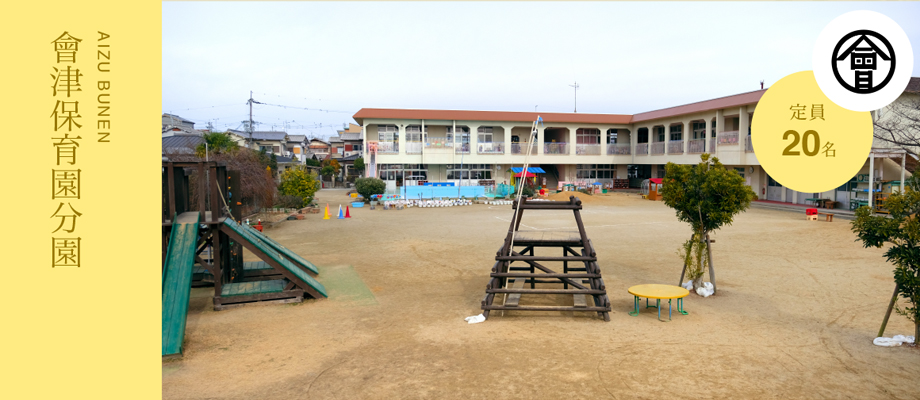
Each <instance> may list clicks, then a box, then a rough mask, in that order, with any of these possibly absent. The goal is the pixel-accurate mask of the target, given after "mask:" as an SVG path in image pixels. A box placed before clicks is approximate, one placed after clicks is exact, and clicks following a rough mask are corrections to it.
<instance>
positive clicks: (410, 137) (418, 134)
mask: <svg viewBox="0 0 920 400" xmlns="http://www.w3.org/2000/svg"><path fill="white" fill-rule="evenodd" d="M424 133H425V134H428V127H427V126H426V127H425V132H424ZM422 136H423V135H422V127H421V125H409V126H407V127H406V141H407V142H421V141H422Z"/></svg>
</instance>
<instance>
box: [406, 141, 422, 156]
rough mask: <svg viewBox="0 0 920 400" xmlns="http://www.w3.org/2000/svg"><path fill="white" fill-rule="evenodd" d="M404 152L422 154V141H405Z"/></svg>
mask: <svg viewBox="0 0 920 400" xmlns="http://www.w3.org/2000/svg"><path fill="white" fill-rule="evenodd" d="M406 154H422V142H406Z"/></svg>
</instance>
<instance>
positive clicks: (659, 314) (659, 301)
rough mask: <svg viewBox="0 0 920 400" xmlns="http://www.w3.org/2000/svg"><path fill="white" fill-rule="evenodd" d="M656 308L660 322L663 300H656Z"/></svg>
mask: <svg viewBox="0 0 920 400" xmlns="http://www.w3.org/2000/svg"><path fill="white" fill-rule="evenodd" d="M655 307H656V308H658V320H659V321H661V299H655Z"/></svg>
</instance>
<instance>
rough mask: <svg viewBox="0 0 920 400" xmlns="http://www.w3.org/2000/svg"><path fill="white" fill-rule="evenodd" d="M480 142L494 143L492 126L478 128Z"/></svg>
mask: <svg viewBox="0 0 920 400" xmlns="http://www.w3.org/2000/svg"><path fill="white" fill-rule="evenodd" d="M476 133H477V134H478V135H479V142H480V143H492V127H491V126H483V127H480V128H479V129H477V130H476Z"/></svg>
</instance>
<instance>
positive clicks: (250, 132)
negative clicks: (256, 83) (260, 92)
mask: <svg viewBox="0 0 920 400" xmlns="http://www.w3.org/2000/svg"><path fill="white" fill-rule="evenodd" d="M252 103H253V101H252V90H250V91H249V148H250V149H251V148H252Z"/></svg>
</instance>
